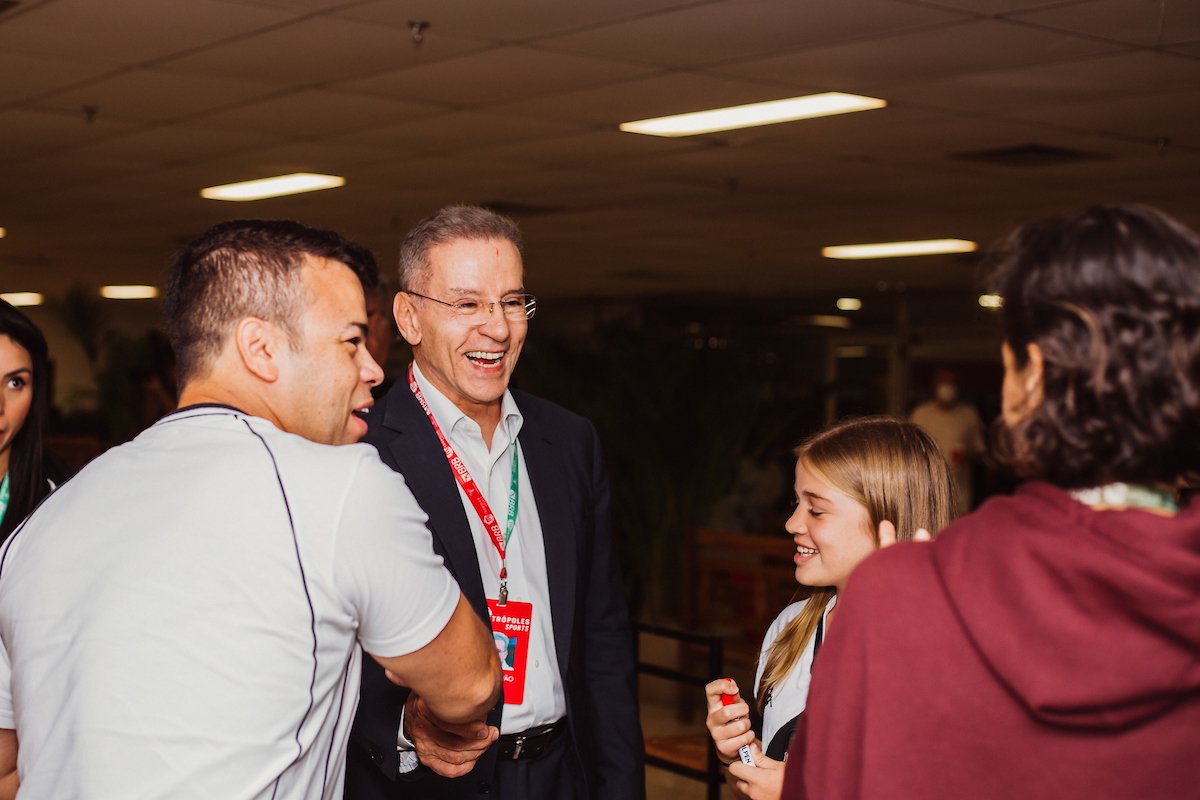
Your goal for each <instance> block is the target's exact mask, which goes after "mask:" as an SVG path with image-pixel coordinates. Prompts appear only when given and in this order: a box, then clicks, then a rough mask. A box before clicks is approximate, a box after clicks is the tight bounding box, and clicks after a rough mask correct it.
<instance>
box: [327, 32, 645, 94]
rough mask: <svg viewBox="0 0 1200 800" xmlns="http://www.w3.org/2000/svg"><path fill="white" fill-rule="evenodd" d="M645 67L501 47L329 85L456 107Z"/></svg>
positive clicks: (592, 82) (605, 79)
mask: <svg viewBox="0 0 1200 800" xmlns="http://www.w3.org/2000/svg"><path fill="white" fill-rule="evenodd" d="M647 71H648V70H647V68H646V67H638V66H634V65H631V64H623V63H621V62H618V61H609V60H605V59H598V58H590V57H580V56H572V55H565V54H562V53H552V52H547V51H545V50H538V49H535V48H530V47H499V48H495V49H491V50H485V51H483V52H479V53H473V54H469V55H465V56H462V57H459V58H452V59H447V60H444V61H438V62H435V63H431V64H423V65H418V66H414V67H410V68H408V69H402V70H397V71H394V72H388V73H384V74H381V75H374V76H371V77H369V78H363V79H361V80H357V81H350V82H347V83H344V84H339V85H338V86H336V87H333V88H337V89H339V90H346V91H352V92H362V93H364V94H371V95H379V96H383V97H393V98H399V99H405V100H425V101H428V102H431V103H441V104H445V105H449V106H454V107H459V108H462V107H486V106H489V105H495V104H497V103H506V102H513V101H517V100H527V99H530V98H535V97H540V96H542V95H550V94H556V93H561V92H564V91H569V90H577V89H580V88H587V87H590V86H596V85H601V84H607V83H613V82H617V81H624V80H628V79H630V78H635V77H638V76H641V75H645V74H646V73H647Z"/></svg>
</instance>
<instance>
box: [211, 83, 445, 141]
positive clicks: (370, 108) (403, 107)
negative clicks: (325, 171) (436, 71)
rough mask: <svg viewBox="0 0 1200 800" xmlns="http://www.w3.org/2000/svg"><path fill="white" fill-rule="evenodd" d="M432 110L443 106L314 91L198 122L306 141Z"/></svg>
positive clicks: (392, 121) (387, 123)
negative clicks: (306, 139)
mask: <svg viewBox="0 0 1200 800" xmlns="http://www.w3.org/2000/svg"><path fill="white" fill-rule="evenodd" d="M436 113H442V110H441V109H439V108H436V107H433V106H429V105H425V104H423V103H416V102H406V103H401V102H397V101H395V100H385V99H383V98H377V97H366V96H363V95H352V94H346V93H343V92H331V91H323V90H314V91H301V92H295V93H292V94H286V95H282V96H278V97H272V98H270V99H267V100H260V101H256V102H254V103H246V104H245V105H242V106H238V107H236V108H230V109H227V110H224V111H218V112H215V113H212V114H205V115H203V116H202V117H200V118H198V119H197V123H198V124H201V125H204V126H205V127H212V128H224V129H229V130H239V131H257V132H260V133H267V134H271V135H273V136H278V137H281V138H285V139H305V138H313V137H318V136H327V135H330V134H336V133H343V132H346V131H363V130H370V129H372V128H378V127H381V126H386V125H391V124H395V123H400V122H406V121H409V120H412V119H419V118H421V117H426V116H429V115H431V114H436Z"/></svg>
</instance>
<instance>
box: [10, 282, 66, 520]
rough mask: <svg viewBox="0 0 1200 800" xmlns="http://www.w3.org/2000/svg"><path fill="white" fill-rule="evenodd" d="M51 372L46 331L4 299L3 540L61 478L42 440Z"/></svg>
mask: <svg viewBox="0 0 1200 800" xmlns="http://www.w3.org/2000/svg"><path fill="white" fill-rule="evenodd" d="M49 369H50V361H49V355H48V353H47V350H46V340H45V338H44V337H43V336H42V332H41V331H39V330H38V329H37V326H35V325H34V324H33V323H32V322H30V321H29V318H28V317H26V316H25V315H24V314H22V313H21V312H20V311H18V310H17V309H15V308H13V307H12V306H11V305H9V304H8V303H6V302H4V301H3V300H0V380H3V385H2V386H0V541H3V540H4V539H7V538H8V535H9V534H10V533H12V532H13V529H15V528H16V527H17V525H19V524H20V522H21V520H23V519H25V517H26V516H28V515H29V512H31V511H33V509H34V506H36V505H37V504H38V503H39V502H41V500H42V498H43V497H45V496H46V495H47V494H49V492H50V489H51V487H52V485H53V484H52V483H51V480H52V479H56V478H58V477H59V475H58V473H57V471H56V470H55V469H54V468H53V466H52V465H51V464H50V462H49V461H48V459H47V457H46V454H45V447H44V441H43V437H44V434H45V430H46V422H47V418H48V417H49V415H50V396H49V389H50V387H49V381H50V374H49Z"/></svg>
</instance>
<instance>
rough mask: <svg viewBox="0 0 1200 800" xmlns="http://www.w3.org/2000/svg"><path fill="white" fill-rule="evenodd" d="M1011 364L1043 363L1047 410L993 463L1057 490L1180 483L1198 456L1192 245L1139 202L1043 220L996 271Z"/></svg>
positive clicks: (1198, 311) (1197, 308)
mask: <svg viewBox="0 0 1200 800" xmlns="http://www.w3.org/2000/svg"><path fill="white" fill-rule="evenodd" d="M991 282H992V287H993V290H994V291H996V292H997V293H998V294H1000V295H1001V296H1002V297H1003V300H1004V308H1003V312H1002V314H1003V317H1002V318H1003V326H1004V338H1005V340H1006V341H1007V343H1008V345H1009V347H1011V348H1012V351H1013V354H1014V356H1015V358H1016V360H1017V366H1018V367H1024V366H1025V365H1026V364H1027V363H1028V349H1027V348H1028V346H1029V345H1030V344H1037V346H1038V347H1039V348H1040V349H1041V352H1042V359H1043V376H1042V390H1043V398H1042V402H1041V403H1040V404H1039V405H1038V406H1037V407H1036V408H1034V409H1032V410H1030V411H1029V412H1028V413H1027V414H1026V415H1025V416H1024V417H1023V418H1022V419H1021V420H1020V421H1019V422H1018V423H1016V424H1015V425H1014V426H1013V427H1012V428H1011V429H1009V428H1001V429H1000V430H999V432H998V440H997V446H998V450H999V455H1000V456H1001V458H1002V459H1003V460H1004V461H1006V462H1007V463H1009V464H1010V465H1011V466H1012V467H1013V468H1014V469H1015V471H1016V472H1017V474H1018V475H1020V476H1021V477H1025V478H1038V479H1043V480H1048V481H1050V482H1052V483H1055V484H1057V485H1059V486H1061V487H1064V488H1079V487H1085V486H1096V485H1102V484H1105V483H1111V482H1114V481H1125V482H1138V483H1146V482H1163V483H1171V484H1173V483H1175V482H1176V481H1177V480H1178V479H1179V478H1181V477H1182V476H1184V475H1187V474H1189V473H1192V472H1193V471H1194V470H1195V469H1196V468H1197V453H1198V452H1200V450H1198V448H1200V238H1198V237H1197V235H1196V234H1195V233H1194V232H1193V231H1191V230H1189V229H1188V228H1186V227H1184V226H1183V225H1181V224H1180V223H1179V222H1176V221H1175V220H1173V219H1171V218H1170V217H1168V216H1167V215H1166V214H1163V213H1162V212H1160V211H1157V210H1155V209H1152V208H1148V207H1145V206H1096V207H1092V208H1088V209H1086V210H1084V211H1081V212H1079V213H1077V214H1074V215H1072V216H1066V217H1060V218H1053V219H1044V220H1038V221H1036V222H1031V223H1029V224H1027V225H1024V226H1022V227H1021V228H1019V229H1018V230H1017V231H1015V232H1014V233H1013V234H1012V235H1011V236H1010V237H1009V238H1008V240H1007V243H1006V244H1005V246H1004V248H1003V249H1002V251H1001V254H1000V258H999V260H998V263H997V264H996V266H995V268H994V271H993V273H992V276H991Z"/></svg>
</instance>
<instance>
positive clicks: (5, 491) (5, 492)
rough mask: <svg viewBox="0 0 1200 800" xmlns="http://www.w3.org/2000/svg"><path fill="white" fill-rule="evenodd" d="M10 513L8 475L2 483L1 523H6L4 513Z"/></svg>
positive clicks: (0, 498)
mask: <svg viewBox="0 0 1200 800" xmlns="http://www.w3.org/2000/svg"><path fill="white" fill-rule="evenodd" d="M6 511H8V473H7V472H6V473H4V480H2V481H0V522H4V513H5V512H6Z"/></svg>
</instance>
